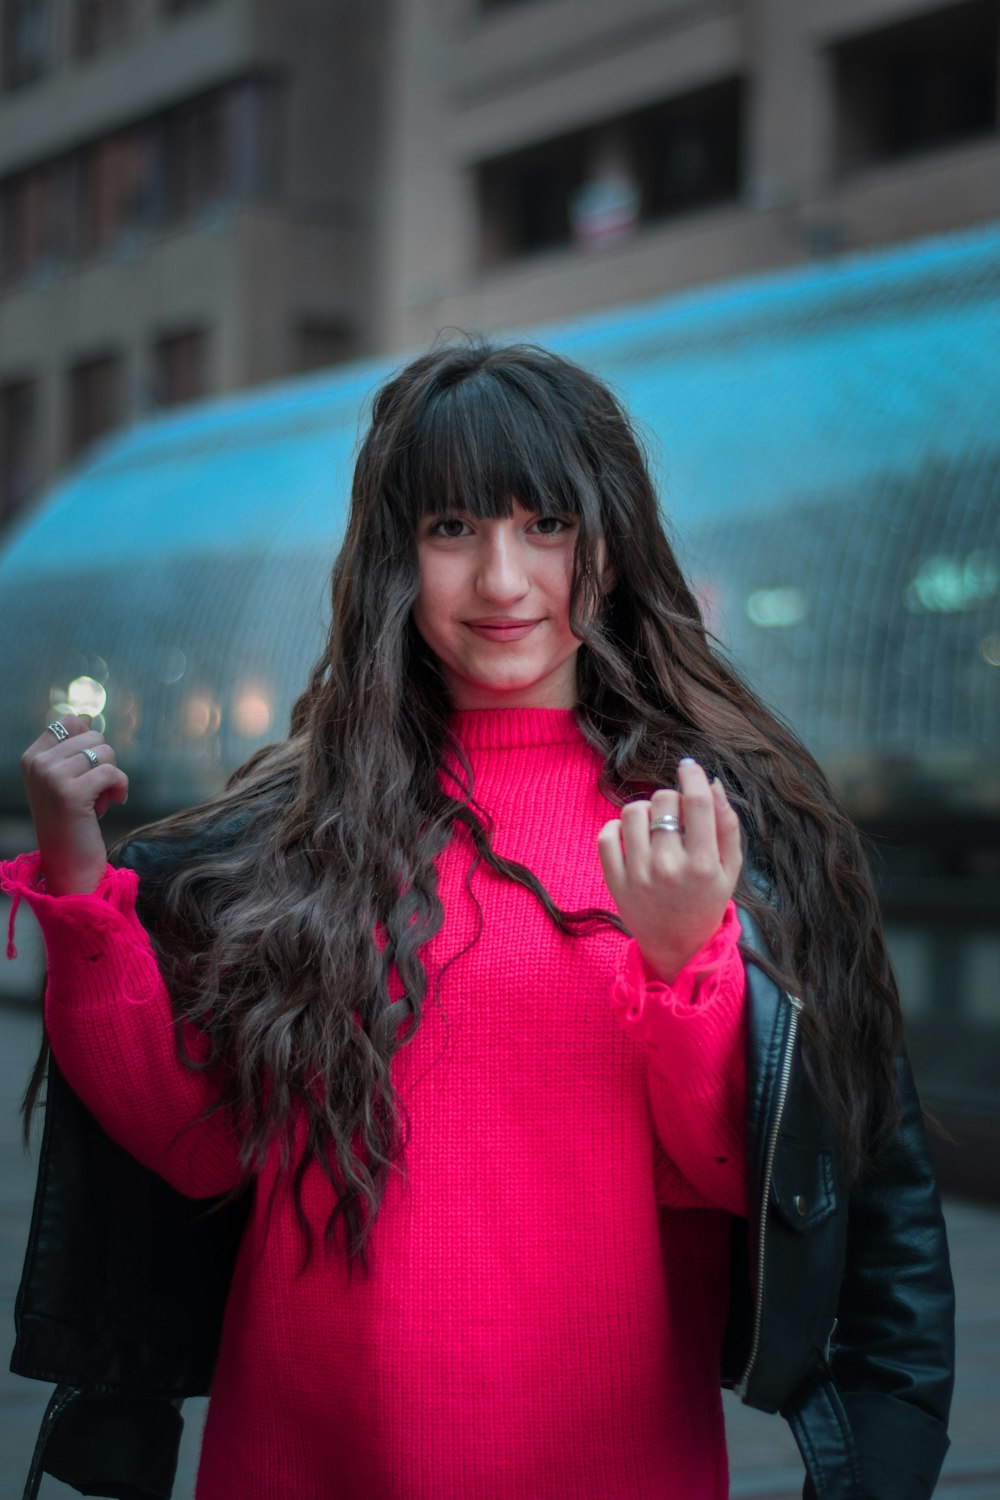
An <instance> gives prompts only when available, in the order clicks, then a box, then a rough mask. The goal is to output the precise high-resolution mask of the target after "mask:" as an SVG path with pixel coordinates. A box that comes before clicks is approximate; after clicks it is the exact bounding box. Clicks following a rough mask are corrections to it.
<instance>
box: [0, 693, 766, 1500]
mask: <svg viewBox="0 0 1000 1500" xmlns="http://www.w3.org/2000/svg"><path fill="white" fill-rule="evenodd" d="M457 722H458V727H459V731H460V734H461V736H462V740H463V743H464V745H465V747H466V750H467V752H468V755H469V757H470V759H471V761H472V764H473V768H474V772H475V791H476V795H477V798H478V800H479V801H480V802H481V803H482V805H483V806H485V807H486V808H487V809H488V810H489V812H490V814H491V815H492V817H493V819H494V824H495V834H494V841H495V845H496V847H497V848H498V850H499V851H500V852H501V853H503V854H505V855H509V856H511V857H513V858H514V859H517V860H521V861H523V862H524V863H526V864H528V865H529V866H530V867H531V868H532V869H533V870H534V871H535V872H536V874H537V875H538V876H539V877H540V878H541V880H542V881H543V882H544V883H545V885H546V886H547V887H548V889H549V891H550V892H551V893H552V895H553V896H554V898H555V899H556V901H557V902H558V903H559V904H560V905H561V906H562V907H564V908H569V909H572V908H580V907H585V906H605V907H607V906H609V905H610V898H609V896H608V893H607V890H606V887H605V886H604V882H603V879H602V876H601V870H600V865H599V862H598V858H597V852H596V844H595V841H596V837H597V833H598V830H599V829H600V827H601V825H602V824H603V823H604V822H606V821H607V819H608V818H609V817H613V816H614V811H613V809H612V808H611V806H610V805H609V803H608V802H607V801H606V800H605V799H604V798H603V797H602V795H601V793H600V792H599V790H598V786H597V780H598V773H599V770H600V765H599V758H598V757H597V756H596V755H595V753H594V752H593V751H592V750H591V749H590V748H589V746H587V744H586V743H585V742H584V740H583V738H582V736H581V735H580V732H579V730H578V728H577V726H576V722H575V719H574V717H573V715H572V713H570V712H569V711H562V710H551V709H507V710H486V711H480V712H467V713H462V714H459V715H458V716H457ZM471 858H472V854H471V845H470V844H469V842H468V839H467V836H466V835H465V833H464V831H462V830H460V831H458V832H457V833H456V835H455V837H454V838H453V839H452V841H451V843H450V844H449V845H448V847H447V848H446V849H445V851H444V852H443V854H442V855H441V856H440V859H439V874H440V892H441V896H442V898H443V901H444V908H445V912H446V920H445V923H444V925H443V927H442V930H441V931H440V932H439V933H438V935H437V936H436V937H435V938H434V939H433V940H432V942H431V943H430V944H429V946H428V947H427V948H426V949H425V950H424V957H425V960H426V962H427V966H428V973H429V976H430V980H431V986H430V989H429V992H428V999H427V1002H426V1004H425V1008H424V1015H423V1019H422V1022H421V1025H420V1027H419V1029H418V1031H417V1033H416V1035H415V1037H414V1038H413V1039H412V1041H410V1042H409V1043H407V1044H406V1045H405V1046H404V1047H403V1048H402V1049H401V1050H400V1052H399V1053H398V1054H397V1057H396V1059H395V1062H394V1069H395V1073H394V1077H395V1083H396V1087H397V1089H398V1091H399V1094H400V1097H401V1099H402V1102H403V1105H404V1107H405V1109H406V1112H407V1115H408V1117H409V1122H410V1137H409V1144H408V1146H407V1150H406V1156H405V1177H404V1176H397V1177H394V1178H393V1179H392V1180H391V1182H390V1185H389V1189H388V1193H387V1196H386V1199H385V1201H384V1203H383V1205H382V1208H381V1210H380V1213H379V1216H378V1218H377V1220H376V1224H375V1227H374V1230H373V1238H372V1242H371V1249H372V1270H371V1274H370V1275H369V1276H367V1277H365V1276H363V1275H360V1274H357V1273H355V1274H354V1275H352V1276H350V1277H349V1276H348V1275H347V1274H346V1272H345V1265H344V1257H343V1253H342V1248H341V1247H340V1246H339V1245H338V1249H337V1252H336V1253H333V1254H330V1255H323V1254H322V1253H319V1254H318V1255H316V1256H314V1258H313V1260H312V1262H311V1263H310V1266H309V1268H308V1270H307V1271H306V1272H305V1273H304V1274H298V1272H299V1267H300V1257H301V1248H302V1246H301V1240H300V1237H299V1232H298V1230H297V1227H296V1223H295V1219H294V1213H293V1211H292V1207H291V1203H290V1199H289V1196H288V1193H287V1191H286V1188H285V1186H284V1182H285V1179H284V1178H280V1177H279V1165H278V1161H277V1153H274V1154H273V1155H272V1158H271V1159H270V1160H269V1161H268V1162H267V1164H266V1166H265V1168H264V1170H263V1172H262V1174H261V1179H260V1181H259V1182H258V1184H257V1187H256V1194H255V1208H254V1210H253V1211H252V1213H251V1217H250V1221H249V1225H248V1228H247V1231H246V1235H245V1238H244V1241H243V1244H242V1247H241V1252H240V1256H239V1259H238V1263H237V1268H236V1273H235V1277H234V1280H233V1286H232V1290H231V1294H230V1298H229V1304H228V1308H227V1313H226V1322H225V1329H224V1333H223V1340H222V1348H221V1352H220V1355H219V1361H218V1366H217V1369H216V1375H215V1382H214V1386H213V1391H212V1399H211V1402H210V1404H209V1412H208V1419H207V1423H206V1429H205V1437H204V1443H203V1450H202V1458H201V1466H200V1470H199V1476H198V1487H197V1496H198V1500H286V1497H287V1500H464V1497H472V1496H475V1497H476V1500H548V1497H552V1500H564V1497H565V1500H653V1497H656V1500H668V1497H669V1500H722V1497H724V1496H725V1495H726V1494H727V1493H728V1482H727V1466H726V1454H725V1439H724V1432H723V1422H722V1409H721V1401H720V1395H719V1386H718V1368H719V1347H720V1341H721V1336H722V1329H723V1325H724V1321H725V1313H726V1292H727V1261H728V1238H729V1229H728V1221H729V1216H730V1215H731V1214H740V1213H743V1212H744V1194H743V1167H742V1121H743V1091H744V1073H743V1035H742V1024H741V1023H742V1003H743V993H744V980H743V969H742V963H741V960H740V958H739V955H738V953H737V952H736V948H735V943H736V940H737V938H738V935H739V928H738V925H737V922H736V916H735V910H734V908H733V907H732V906H730V909H729V911H728V912H727V915H726V919H725V921H724V922H723V925H722V927H721V928H720V929H719V932H718V933H717V934H716V936H715V937H714V938H713V939H712V941H711V942H710V943H709V944H707V945H706V947H705V948H704V949H703V950H702V951H701V953H700V954H698V955H696V957H695V959H693V960H692V961H691V963H690V964H689V965H688V966H687V967H686V969H685V970H684V971H683V972H682V973H681V974H680V975H679V976H678V978H677V980H676V981H675V983H674V985H673V986H671V987H669V988H668V987H667V986H664V985H661V984H657V983H652V982H649V977H648V975H647V972H646V970H645V966H644V964H643V961H642V958H641V955H640V954H639V952H638V949H637V948H636V946H635V944H634V943H630V942H629V941H628V940H627V939H625V938H624V937H622V936H621V935H619V934H617V933H615V932H613V931H601V932H599V933H597V934H595V935H593V936H590V937H584V938H567V937H564V936H562V935H561V934H560V933H559V932H558V931H557V930H556V928H555V927H554V926H553V925H552V923H551V922H550V921H549V920H548V918H547V917H546V916H545V913H544V912H543V911H542V909H541V907H540V906H539V905H538V903H537V901H536V900H535V899H534V898H533V897H532V896H531V895H530V894H529V893H528V892H526V891H524V890H522V889H521V888H520V887H515V886H512V885H511V884H509V883H508V882H505V881H503V880H500V879H498V878H497V877H495V876H494V875H493V874H492V872H490V871H489V870H488V869H483V868H479V869H477V870H476V872H475V874H474V876H473V877H472V880H471V888H470V889H469V890H467V889H466V884H465V882H466V874H467V871H468V869H469V865H470V863H471ZM38 873H39V872H38V865H37V856H30V855H29V856H22V857H21V859H19V860H15V861H13V862H12V863H11V864H9V865H7V866H4V867H0V878H2V883H3V887H4V889H5V890H8V891H9V892H11V893H12V894H14V895H15V896H17V895H18V894H23V895H24V897H25V899H26V900H27V901H28V902H29V904H30V905H31V907H32V909H33V910H34V911H35V913H36V915H37V917H38V919H39V921H40V923H41V926H42V930H43V933H44V936H45V940H46V947H47V952H48V961H49V980H48V991H47V997H46V1019H47V1023H48V1028H49V1034H50V1037H51V1041H52V1046H53V1050H54V1052H55V1055H56V1057H57V1059H58V1061H59V1064H60V1067H61V1068H62V1070H63V1072H64V1073H65V1075H66V1077H67V1078H68V1080H69V1082H70V1083H71V1085H72V1086H73V1088H74V1089H75V1090H76V1091H77V1092H78V1093H79V1095H80V1096H81V1098H82V1099H83V1100H84V1101H85V1102H86V1103H87V1104H88V1105H89V1107H90V1108H91V1110H92V1111H93V1113H94V1114H95V1115H96V1116H97V1117H98V1119H99V1120H100V1121H101V1122H102V1124H103V1125H104V1127H105V1129H106V1130H107V1131H108V1132H109V1133H110V1134H111V1135H112V1136H114V1137H115V1138H116V1139H117V1140H119V1141H120V1142H122V1143H123V1144H124V1145H125V1146H126V1147H127V1148H128V1149H129V1150H130V1151H132V1152H133V1153H134V1154H135V1155H136V1156H137V1157H138V1158H139V1159H140V1160H141V1161H143V1162H145V1163H147V1164H148V1165H149V1166H150V1167H152V1168H154V1169H155V1170H156V1171H157V1172H160V1173H162V1175H163V1176H164V1177H166V1178H167V1179H168V1180H169V1181H170V1182H172V1183H173V1184H174V1185H175V1186H176V1187H178V1188H179V1189H180V1190H181V1191H182V1192H185V1193H189V1194H192V1195H194V1196H201V1195H208V1194H214V1193H218V1192H221V1191H223V1190H224V1189H227V1188H229V1187H231V1186H232V1185H233V1184H234V1183H235V1182H237V1181H238V1180H239V1177H240V1172H239V1167H238V1164H237V1143H236V1140H235V1139H234V1137H233V1135H232V1134H231V1133H230V1131H229V1130H228V1129H227V1127H226V1126H225V1125H224V1124H223V1122H222V1121H221V1120H220V1119H219V1118H218V1117H217V1116H216V1117H212V1118H211V1119H210V1120H209V1121H208V1122H207V1123H206V1122H202V1123H197V1124H194V1125H192V1124H191V1122H192V1121H193V1120H195V1118H196V1116H198V1115H199V1113H200V1111H201V1110H202V1108H203V1106H204V1105H205V1104H206V1102H207V1101H208V1100H209V1098H210V1097H211V1096H212V1092H213V1080H212V1078H211V1077H209V1076H205V1075H201V1074H194V1073H191V1072H190V1071H187V1070H185V1069H183V1068H182V1067H181V1066H180V1065H179V1064H178V1062H177V1060H176V1056H175V1051H174V1042H173V1037H172V1031H171V1020H170V1004H169V1000H168V997H167V994H166V991H165V989H164V986H163V982H162V980H161V978H160V976H159V973H158V970H157V967H156V963H155V960H154V958H153V955H152V951H151V949H150V946H149V942H148V939H147V937H146V934H145V932H144V930H143V929H142V927H141V926H140V924H139V922H138V919H137V917H136V916H135V911H134V896H135V890H136V886H137V877H136V876H135V875H134V873H132V872H131V871H124V870H119V871H109V872H108V873H107V875H106V876H105V878H104V880H103V882H102V884H101V886H100V887H99V888H98V890H97V891H96V892H95V893H94V894H93V895H92V896H61V897H58V898H52V897H49V896H46V895H45V894H44V892H43V891H42V890H40V889H38V879H37V877H38ZM473 897H475V901H474V900H473ZM476 901H478V903H479V906H480V907H481V909H482V914H483V920H484V925H483V930H482V934H481V936H480V937H479V938H478V940H477V941H476V942H475V944H474V945H473V946H472V947H471V948H470V949H469V951H468V952H465V953H463V954H462V956H461V957H459V958H457V959H456V960H455V962H453V963H451V964H450V965H448V967H447V968H446V969H445V970H444V971H443V972H442V966H443V964H444V962H445V960H447V959H448V958H449V957H451V956H452V955H454V954H455V953H457V952H459V951H460V950H462V949H463V948H464V947H465V945H466V944H467V943H468V941H469V939H470V938H471V937H472V936H473V934H474V933H475V931H476V929H477V920H478V918H477V910H476V904H475V902H476ZM439 976H440V982H439V983H438V982H437V980H438V977H439ZM276 1181H277V1193H276V1197H275V1199H274V1203H273V1205H272V1207H271V1210H270V1212H268V1202H269V1199H270V1198H271V1190H272V1187H274V1186H275V1185H276ZM305 1203H306V1209H307V1213H308V1214H309V1217H310V1220H311V1222H312V1224H313V1227H314V1230H315V1231H316V1232H317V1234H318V1235H319V1236H320V1242H321V1233H322V1227H323V1224H324V1222H325V1219H326V1215H327V1211H328V1208H329V1189H328V1186H327V1184H326V1181H325V1179H324V1178H323V1177H322V1175H321V1174H320V1173H319V1172H318V1170H312V1171H310V1172H309V1173H308V1174H307V1177H306V1182H305Z"/></svg>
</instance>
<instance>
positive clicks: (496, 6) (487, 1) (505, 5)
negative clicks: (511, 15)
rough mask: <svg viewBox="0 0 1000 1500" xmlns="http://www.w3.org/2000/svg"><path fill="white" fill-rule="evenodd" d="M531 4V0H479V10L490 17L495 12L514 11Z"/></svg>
mask: <svg viewBox="0 0 1000 1500" xmlns="http://www.w3.org/2000/svg"><path fill="white" fill-rule="evenodd" d="M529 3H530V0H479V9H480V10H481V11H483V12H484V13H485V14H487V15H489V14H491V13H492V12H493V11H495V10H513V9H514V8H515V6H521V5H527V4H529Z"/></svg>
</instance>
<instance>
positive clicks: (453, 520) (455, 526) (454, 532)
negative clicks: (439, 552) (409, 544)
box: [427, 516, 470, 540]
mask: <svg viewBox="0 0 1000 1500" xmlns="http://www.w3.org/2000/svg"><path fill="white" fill-rule="evenodd" d="M469 529H470V528H469V523H468V521H463V520H462V519H461V518H460V517H459V516H439V517H438V519H437V520H436V521H431V522H429V523H428V526H427V535H428V536H440V537H445V538H447V539H449V540H450V539H452V538H454V537H460V536H465V535H466V533H467V532H468V531H469Z"/></svg>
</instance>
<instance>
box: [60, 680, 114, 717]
mask: <svg viewBox="0 0 1000 1500" xmlns="http://www.w3.org/2000/svg"><path fill="white" fill-rule="evenodd" d="M66 697H67V698H68V700H69V705H70V708H71V709H72V711H73V713H75V714H90V715H91V717H93V716H94V715H95V714H99V713H102V712H103V710H104V705H105V704H106V703H107V701H108V695H107V693H106V692H105V690H104V688H103V687H102V686H101V684H100V683H99V682H98V680H97V678H96V677H74V678H73V681H72V682H71V683H70V685H69V687H68V688H67V689H66Z"/></svg>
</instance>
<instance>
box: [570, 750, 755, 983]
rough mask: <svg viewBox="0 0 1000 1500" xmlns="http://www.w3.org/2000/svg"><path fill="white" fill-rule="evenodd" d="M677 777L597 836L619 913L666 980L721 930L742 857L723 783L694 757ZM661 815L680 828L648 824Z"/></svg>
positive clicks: (735, 821) (682, 764) (670, 980)
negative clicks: (711, 778) (673, 787)
mask: <svg viewBox="0 0 1000 1500" xmlns="http://www.w3.org/2000/svg"><path fill="white" fill-rule="evenodd" d="M677 782H678V786H679V788H680V790H679V791H669V790H667V789H666V788H664V789H662V790H660V791H657V792H654V793H653V796H652V798H651V800H650V801H648V802H629V803H628V804H627V805H626V806H625V807H623V808H622V810H621V817H620V818H615V819H613V820H612V821H611V822H610V823H605V825H604V827H603V828H602V829H601V831H600V833H599V834H598V836H597V850H598V854H599V855H600V859H601V868H602V869H603V871H604V879H605V881H606V882H607V886H608V890H609V891H610V892H611V896H612V899H613V900H614V902H615V905H616V906H617V908H618V915H619V916H620V917H621V919H622V921H623V922H624V923H625V926H626V927H627V929H628V931H629V933H630V934H631V935H632V937H633V938H635V940H636V942H637V943H638V944H639V948H640V950H641V952H642V956H643V958H644V959H645V960H646V962H647V963H648V964H649V965H650V966H651V967H652V968H653V969H654V970H655V971H656V973H657V974H659V976H660V978H661V979H662V980H663V981H664V982H665V983H667V984H671V983H673V981H674V980H675V979H676V978H677V975H678V974H679V973H680V971H681V969H683V967H684V965H685V964H686V963H687V962H688V960H689V959H691V958H693V957H694V955H695V954H696V953H697V952H698V949H699V948H701V947H702V946H703V945H704V944H705V943H707V942H708V940H709V938H710V937H712V936H713V934H714V933H715V932H716V930H717V929H718V927H719V924H720V923H721V921H722V919H723V917H724V916H725V913H726V906H727V905H728V903H729V900H730V898H731V896H732V894H733V891H734V890H735V889H736V882H737V880H738V879H739V873H740V868H741V866H742V864H743V852H742V847H741V843H740V825H739V819H738V818H737V816H736V813H735V812H734V811H733V808H732V806H731V805H730V802H729V799H728V797H727V796H726V794H725V792H724V791H723V789H722V784H721V783H720V782H718V781H714V782H710V781H709V779H708V777H707V776H706V775H705V772H704V771H703V770H702V768H701V766H699V765H698V764H697V762H696V761H693V760H682V761H681V762H680V764H679V766H678V767H677ZM659 818H667V819H672V820H675V821H676V822H677V823H679V825H680V827H679V829H678V830H676V831H675V830H674V828H673V827H667V828H653V829H651V828H650V824H652V823H655V822H656V821H657V820H658V819H659Z"/></svg>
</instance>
